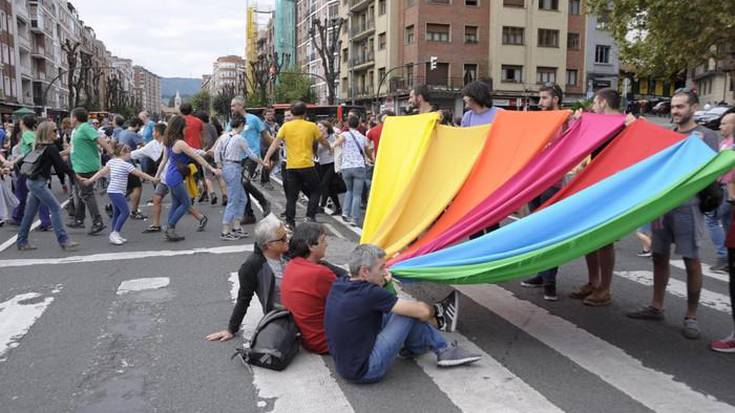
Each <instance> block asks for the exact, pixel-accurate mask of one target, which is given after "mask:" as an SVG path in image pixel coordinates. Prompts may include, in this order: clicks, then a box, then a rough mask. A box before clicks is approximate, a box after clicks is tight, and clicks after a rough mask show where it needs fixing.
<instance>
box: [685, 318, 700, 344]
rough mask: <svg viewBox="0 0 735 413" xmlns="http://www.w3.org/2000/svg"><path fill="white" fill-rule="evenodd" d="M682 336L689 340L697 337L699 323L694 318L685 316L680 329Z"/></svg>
mask: <svg viewBox="0 0 735 413" xmlns="http://www.w3.org/2000/svg"><path fill="white" fill-rule="evenodd" d="M681 333H682V334H683V335H684V337H686V338H688V339H690V340H696V339H698V338H699V323H698V322H697V319H696V318H685V319H684V328H683V329H682V330H681Z"/></svg>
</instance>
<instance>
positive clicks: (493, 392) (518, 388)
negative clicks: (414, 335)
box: [396, 286, 562, 412]
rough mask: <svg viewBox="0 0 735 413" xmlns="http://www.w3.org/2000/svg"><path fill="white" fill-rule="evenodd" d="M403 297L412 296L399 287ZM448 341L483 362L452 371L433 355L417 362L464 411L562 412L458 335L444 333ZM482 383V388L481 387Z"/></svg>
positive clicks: (418, 359) (422, 357) (398, 290)
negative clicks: (455, 341)
mask: <svg viewBox="0 0 735 413" xmlns="http://www.w3.org/2000/svg"><path fill="white" fill-rule="evenodd" d="M396 291H397V292H398V293H399V295H400V296H402V297H408V298H409V299H411V298H412V297H411V296H410V295H409V294H407V293H406V292H405V291H403V290H401V289H400V288H399V287H398V286H396ZM442 334H443V335H444V336H445V337H447V338H448V339H450V340H451V339H454V340H457V344H459V345H460V346H462V347H463V348H465V349H466V350H467V351H469V352H470V353H476V354H480V355H482V359H481V360H480V361H478V362H475V363H473V364H472V365H470V366H466V367H457V368H453V369H451V371H450V370H447V369H440V368H439V367H437V365H436V356H434V354H433V353H430V354H424V355H423V356H421V357H418V358H417V359H416V361H417V362H418V365H419V366H420V367H421V369H422V370H424V373H426V375H427V376H429V377H431V380H432V381H434V383H436V385H437V386H438V387H439V389H440V390H441V391H442V392H444V393H445V394H446V395H447V397H448V398H449V400H450V401H451V402H452V403H454V404H455V405H456V406H457V407H459V408H460V409H461V410H462V411H465V412H483V411H484V412H500V411H502V412H561V411H562V410H560V409H559V408H558V407H556V406H555V405H554V404H553V403H551V402H550V401H549V400H548V399H546V398H545V397H544V396H543V395H542V394H541V393H539V392H538V391H536V390H535V389H534V388H533V387H531V386H529V385H528V384H526V383H525V382H524V381H523V380H521V379H520V378H519V377H518V376H516V375H515V374H513V373H512V372H511V371H510V370H508V369H506V368H505V367H503V365H502V364H501V363H499V362H498V361H497V360H495V359H494V358H493V357H492V356H490V355H489V354H487V353H485V352H484V351H483V350H482V349H481V348H480V347H478V346H477V345H475V344H474V343H473V342H471V341H470V340H468V339H467V338H466V337H464V336H463V335H462V334H459V333H456V332H455V333H442ZM480 383H481V385H480Z"/></svg>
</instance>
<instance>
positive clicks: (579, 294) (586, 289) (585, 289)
mask: <svg viewBox="0 0 735 413" xmlns="http://www.w3.org/2000/svg"><path fill="white" fill-rule="evenodd" d="M594 290H595V289H594V288H593V287H592V285H591V284H589V283H587V284H585V285H583V286H581V287H577V288H575V289H574V291H572V293H571V294H569V298H574V299H577V300H584V299H585V298H587V296H588V295H590V294H592V292H593V291H594Z"/></svg>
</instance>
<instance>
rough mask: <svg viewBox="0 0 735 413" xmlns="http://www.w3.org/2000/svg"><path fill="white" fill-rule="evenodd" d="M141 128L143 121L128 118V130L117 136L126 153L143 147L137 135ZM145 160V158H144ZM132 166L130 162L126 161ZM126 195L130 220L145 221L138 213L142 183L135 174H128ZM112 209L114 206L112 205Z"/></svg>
mask: <svg viewBox="0 0 735 413" xmlns="http://www.w3.org/2000/svg"><path fill="white" fill-rule="evenodd" d="M142 127H143V121H142V120H141V119H140V118H139V117H133V118H130V120H129V121H128V128H127V129H125V130H123V131H121V132H120V133H119V134H118V136H117V142H118V143H120V144H123V145H125V146H127V147H128V153H130V152H131V151H134V150H136V149H139V148H141V147H143V145H145V140H144V139H143V136H142V135H141V134H140V133H139V132H140V130H141V128H142ZM144 159H147V158H144ZM128 162H129V163H130V164H131V165H132V161H128ZM126 188H127V194H128V195H129V196H130V218H131V219H138V220H141V219H146V218H148V217H146V216H145V215H143V213H142V212H140V197H141V195H142V193H143V183H142V182H141V181H140V178H138V175H136V174H128V183H127V187H126ZM113 207H114V205H113Z"/></svg>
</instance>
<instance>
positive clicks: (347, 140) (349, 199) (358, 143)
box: [334, 116, 373, 227]
mask: <svg viewBox="0 0 735 413" xmlns="http://www.w3.org/2000/svg"><path fill="white" fill-rule="evenodd" d="M359 125H360V118H358V117H356V116H350V117H349V118H348V119H347V126H348V127H349V130H348V131H347V132H342V133H341V134H340V135H339V136H337V140H336V141H335V143H334V145H335V146H339V147H341V148H342V165H341V166H340V169H341V171H342V179H344V181H345V185H346V186H347V192H346V193H345V207H344V210H343V212H342V219H344V220H345V222H347V223H348V224H351V225H353V226H356V227H357V226H361V225H362V214H361V209H360V207H361V205H362V190H363V188H364V186H365V182H366V181H367V172H366V171H367V167H368V166H369V165H371V164H372V162H373V160H372V152H371V150H370V146H369V144H368V140H367V138H366V137H365V136H363V134H361V133H360V132H359V131H358V130H357V127H358V126H359Z"/></svg>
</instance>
